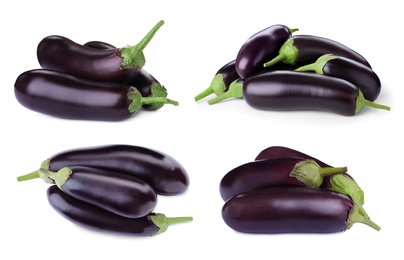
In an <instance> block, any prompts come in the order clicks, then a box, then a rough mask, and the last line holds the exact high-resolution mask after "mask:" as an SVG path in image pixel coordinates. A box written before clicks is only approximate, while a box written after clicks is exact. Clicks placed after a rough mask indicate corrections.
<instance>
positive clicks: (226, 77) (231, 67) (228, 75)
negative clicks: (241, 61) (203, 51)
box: [215, 60, 240, 92]
mask: <svg viewBox="0 0 404 260" xmlns="http://www.w3.org/2000/svg"><path fill="white" fill-rule="evenodd" d="M215 75H216V76H217V75H221V77H222V78H223V83H224V85H225V86H226V87H225V89H224V92H226V91H227V90H228V89H229V86H230V84H231V83H232V82H233V81H235V80H237V79H238V78H240V76H239V75H238V73H237V71H236V60H232V61H230V62H228V63H226V64H225V65H224V66H223V67H221V68H220V69H219V70H218V71H217V72H216V74H215Z"/></svg>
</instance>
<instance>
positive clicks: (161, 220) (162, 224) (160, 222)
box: [150, 213, 193, 236]
mask: <svg viewBox="0 0 404 260" xmlns="http://www.w3.org/2000/svg"><path fill="white" fill-rule="evenodd" d="M150 219H151V221H152V222H153V223H154V225H156V226H157V227H158V228H159V230H158V231H157V232H156V233H155V234H154V236H156V235H158V234H161V233H164V232H165V231H166V230H167V229H168V227H169V226H170V225H172V224H175V223H181V222H189V221H192V220H193V218H192V217H176V218H168V217H166V216H165V215H164V214H161V213H154V214H152V215H151V216H150Z"/></svg>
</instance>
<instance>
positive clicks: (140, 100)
mask: <svg viewBox="0 0 404 260" xmlns="http://www.w3.org/2000/svg"><path fill="white" fill-rule="evenodd" d="M127 97H128V99H129V100H130V101H131V103H130V105H129V107H128V110H129V112H130V113H131V114H132V115H135V114H136V113H137V112H138V111H139V110H140V109H141V108H142V105H155V104H157V107H162V106H163V105H164V104H171V105H174V106H178V102H177V101H175V100H171V99H168V98H166V97H154V96H152V97H143V96H142V94H141V93H140V92H139V90H137V89H136V88H135V87H131V89H130V90H129V92H128V95H127Z"/></svg>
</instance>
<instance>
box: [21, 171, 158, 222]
mask: <svg viewBox="0 0 404 260" xmlns="http://www.w3.org/2000/svg"><path fill="white" fill-rule="evenodd" d="M42 176H43V177H42ZM39 177H42V178H43V180H44V181H45V182H48V183H49V180H52V183H55V184H56V185H57V187H58V188H59V189H60V190H62V191H63V192H65V193H66V194H68V195H69V196H71V197H73V198H76V199H78V200H81V201H84V202H87V203H90V204H93V205H95V206H97V207H99V208H102V209H104V210H107V211H110V212H112V213H114V214H117V215H120V216H123V217H127V218H140V217H144V216H146V215H148V214H150V213H151V212H152V210H153V209H154V208H155V207H156V205H157V194H156V192H155V191H154V189H153V188H152V187H150V185H149V184H147V183H146V182H145V181H144V180H141V179H139V178H137V177H135V176H131V175H127V174H123V173H120V172H115V171H109V170H105V169H99V168H94V167H87V166H69V167H63V168H61V169H60V170H59V171H57V172H52V171H45V170H38V171H36V172H33V173H30V174H27V175H23V176H20V177H18V178H17V179H18V181H25V180H31V179H35V178H39Z"/></svg>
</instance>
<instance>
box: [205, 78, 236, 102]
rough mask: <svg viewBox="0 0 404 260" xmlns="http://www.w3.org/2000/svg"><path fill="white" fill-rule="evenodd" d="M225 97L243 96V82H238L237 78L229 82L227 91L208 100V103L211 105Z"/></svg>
mask: <svg viewBox="0 0 404 260" xmlns="http://www.w3.org/2000/svg"><path fill="white" fill-rule="evenodd" d="M227 98H243V84H242V83H240V82H238V79H236V80H234V81H233V82H232V83H231V84H230V86H229V90H228V91H227V92H225V93H224V94H222V95H220V96H217V97H216V98H213V99H211V100H209V101H208V103H209V105H213V104H216V103H218V102H220V101H222V100H225V99H227Z"/></svg>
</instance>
